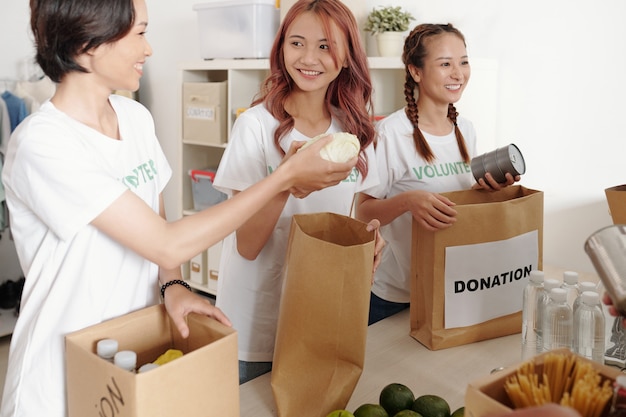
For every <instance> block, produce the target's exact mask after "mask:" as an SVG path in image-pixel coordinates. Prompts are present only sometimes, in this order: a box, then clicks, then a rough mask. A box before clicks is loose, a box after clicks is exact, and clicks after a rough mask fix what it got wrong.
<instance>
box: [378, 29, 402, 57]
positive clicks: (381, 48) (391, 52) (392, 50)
mask: <svg viewBox="0 0 626 417" xmlns="http://www.w3.org/2000/svg"><path fill="white" fill-rule="evenodd" d="M376 44H377V46H378V55H380V56H402V50H403V49H404V32H383V33H379V34H377V35H376Z"/></svg>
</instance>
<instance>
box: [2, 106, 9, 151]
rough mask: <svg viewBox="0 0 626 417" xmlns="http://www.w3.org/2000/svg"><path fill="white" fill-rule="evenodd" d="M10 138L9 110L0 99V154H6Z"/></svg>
mask: <svg viewBox="0 0 626 417" xmlns="http://www.w3.org/2000/svg"><path fill="white" fill-rule="evenodd" d="M9 136H11V120H10V119H9V109H8V108H7V105H6V103H5V102H4V100H3V99H2V98H0V153H2V155H5V154H6V149H7V146H8V144H9Z"/></svg>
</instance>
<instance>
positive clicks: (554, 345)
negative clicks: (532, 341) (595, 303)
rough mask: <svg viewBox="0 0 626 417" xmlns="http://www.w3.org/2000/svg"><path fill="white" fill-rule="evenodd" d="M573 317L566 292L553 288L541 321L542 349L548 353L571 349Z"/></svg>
mask: <svg viewBox="0 0 626 417" xmlns="http://www.w3.org/2000/svg"><path fill="white" fill-rule="evenodd" d="M573 327H574V317H573V315H572V307H570V305H569V304H567V291H566V290H564V289H563V288H553V289H552V290H551V291H550V301H549V302H548V304H547V305H546V309H545V316H544V321H543V349H544V351H550V350H553V349H560V348H567V349H571V348H572V339H573Z"/></svg>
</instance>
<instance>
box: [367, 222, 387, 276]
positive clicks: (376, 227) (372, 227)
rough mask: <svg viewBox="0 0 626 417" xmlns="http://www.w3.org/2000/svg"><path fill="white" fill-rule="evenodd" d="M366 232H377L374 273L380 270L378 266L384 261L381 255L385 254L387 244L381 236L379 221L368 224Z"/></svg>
mask: <svg viewBox="0 0 626 417" xmlns="http://www.w3.org/2000/svg"><path fill="white" fill-rule="evenodd" d="M366 230H367V231H368V232H371V231H372V230H376V243H375V245H374V267H373V269H372V272H376V269H378V265H380V261H381V259H382V258H381V255H382V252H383V248H384V247H385V245H386V242H385V239H383V237H382V235H381V234H380V221H378V220H377V219H373V220H370V222H369V223H368V224H367V228H366ZM373 279H374V275H373V274H372V280H373Z"/></svg>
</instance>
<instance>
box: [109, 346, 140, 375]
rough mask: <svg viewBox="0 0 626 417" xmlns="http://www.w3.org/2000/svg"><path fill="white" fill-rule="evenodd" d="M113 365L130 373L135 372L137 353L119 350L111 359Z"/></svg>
mask: <svg viewBox="0 0 626 417" xmlns="http://www.w3.org/2000/svg"><path fill="white" fill-rule="evenodd" d="M113 363H115V365H117V366H119V367H120V368H122V369H126V370H127V371H130V372H136V369H137V353H135V352H133V351H132V350H120V351H119V352H117V353H116V354H115V356H114V357H113Z"/></svg>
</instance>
